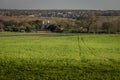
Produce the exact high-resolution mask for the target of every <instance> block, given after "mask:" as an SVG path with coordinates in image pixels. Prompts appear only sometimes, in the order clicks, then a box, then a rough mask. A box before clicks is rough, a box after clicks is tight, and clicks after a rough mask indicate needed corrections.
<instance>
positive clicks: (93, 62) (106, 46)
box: [0, 32, 120, 80]
mask: <svg viewBox="0 0 120 80" xmlns="http://www.w3.org/2000/svg"><path fill="white" fill-rule="evenodd" d="M0 80H120V35H119V34H68V33H61V34H60V33H10V32H8V33H7V32H1V33H0Z"/></svg>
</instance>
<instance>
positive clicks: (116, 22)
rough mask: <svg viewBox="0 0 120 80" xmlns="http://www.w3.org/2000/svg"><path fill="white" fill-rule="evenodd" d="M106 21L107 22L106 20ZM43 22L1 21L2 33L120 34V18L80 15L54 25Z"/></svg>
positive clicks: (58, 21)
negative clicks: (44, 31)
mask: <svg viewBox="0 0 120 80" xmlns="http://www.w3.org/2000/svg"><path fill="white" fill-rule="evenodd" d="M105 19H106V20H105ZM52 21H53V20H52V19H51V23H45V24H43V20H31V21H25V20H24V21H18V20H9V21H5V20H2V19H1V20H0V32H2V31H7V32H38V31H42V30H46V31H51V32H68V33H120V17H117V18H114V17H113V18H112V19H111V18H108V17H106V16H105V17H100V16H96V15H95V14H89V13H82V12H81V13H80V16H79V17H78V18H77V19H65V20H59V19H58V20H55V21H54V23H53V22H52Z"/></svg>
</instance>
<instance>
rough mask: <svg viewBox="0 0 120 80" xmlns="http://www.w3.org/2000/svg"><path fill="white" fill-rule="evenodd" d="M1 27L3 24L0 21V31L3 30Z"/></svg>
mask: <svg viewBox="0 0 120 80" xmlns="http://www.w3.org/2000/svg"><path fill="white" fill-rule="evenodd" d="M3 28H4V24H3V23H2V22H0V32H2V31H3Z"/></svg>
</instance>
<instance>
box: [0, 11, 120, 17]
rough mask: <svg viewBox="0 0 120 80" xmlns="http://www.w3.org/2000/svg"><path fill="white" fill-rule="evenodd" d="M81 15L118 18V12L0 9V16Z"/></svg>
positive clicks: (119, 13)
mask: <svg viewBox="0 0 120 80" xmlns="http://www.w3.org/2000/svg"><path fill="white" fill-rule="evenodd" d="M81 13H94V14H96V15H97V16H120V10H78V9H76V10H72V9H68V10H67V9H63V10H62V9H49V10H40V9H23V10H22V9H21V10H20V9H0V16H30V17H34V16H37V17H61V18H72V19H74V18H77V17H79V16H80V14H81Z"/></svg>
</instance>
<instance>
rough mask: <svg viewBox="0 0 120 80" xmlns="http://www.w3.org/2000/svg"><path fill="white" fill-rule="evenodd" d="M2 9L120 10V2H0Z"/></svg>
mask: <svg viewBox="0 0 120 80" xmlns="http://www.w3.org/2000/svg"><path fill="white" fill-rule="evenodd" d="M0 8H7V9H96V10H120V0H0Z"/></svg>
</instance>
